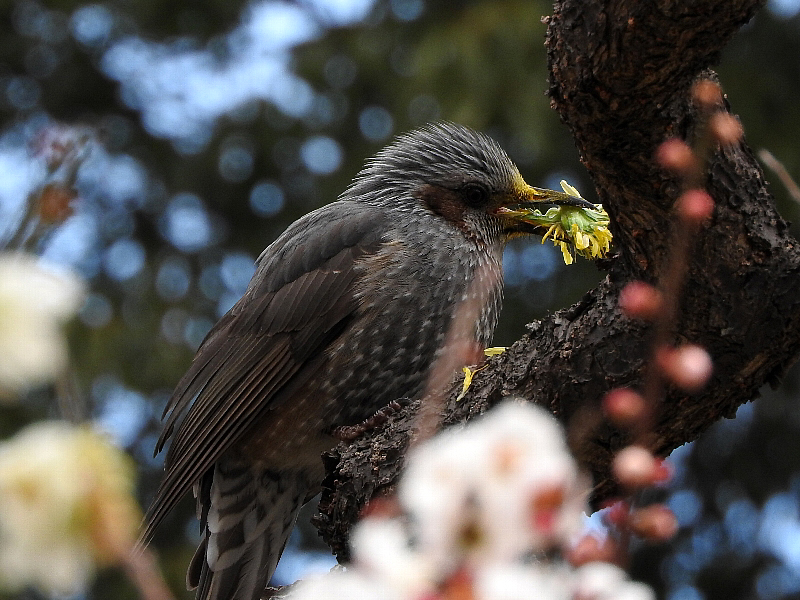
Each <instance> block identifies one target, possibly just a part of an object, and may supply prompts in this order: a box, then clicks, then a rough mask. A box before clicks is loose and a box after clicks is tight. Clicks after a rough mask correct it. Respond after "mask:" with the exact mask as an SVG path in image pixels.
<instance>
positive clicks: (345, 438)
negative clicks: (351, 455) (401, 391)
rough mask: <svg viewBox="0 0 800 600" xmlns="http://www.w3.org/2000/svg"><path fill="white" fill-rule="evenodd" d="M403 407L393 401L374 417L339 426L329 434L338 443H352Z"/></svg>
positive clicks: (379, 410)
mask: <svg viewBox="0 0 800 600" xmlns="http://www.w3.org/2000/svg"><path fill="white" fill-rule="evenodd" d="M402 408H403V406H402V405H401V404H400V402H398V401H397V400H393V401H392V402H390V403H389V404H387V405H386V406H384V407H383V408H381V409H378V410H377V411H376V412H375V414H374V415H372V416H371V417H367V418H366V419H364V420H363V421H361V423H357V424H356V425H340V426H339V427H337V428H336V429H334V430H333V431H332V432H331V435H332V436H333V437H334V438H336V439H337V440H339V441H340V442H352V441H353V440H354V439H356V438H358V437H360V436H361V435H363V434H364V433H366V432H367V431H369V430H370V429H375V428H376V427H379V426H381V425H383V424H384V423H386V421H388V420H389V417H391V416H392V415H393V414H395V413H397V412H400V410H401V409H402Z"/></svg>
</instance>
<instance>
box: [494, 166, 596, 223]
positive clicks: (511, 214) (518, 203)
mask: <svg viewBox="0 0 800 600" xmlns="http://www.w3.org/2000/svg"><path fill="white" fill-rule="evenodd" d="M552 206H575V207H577V208H586V209H592V210H593V209H595V206H594V204H592V203H591V202H589V201H588V200H585V199H583V198H581V197H580V196H577V195H570V194H567V193H566V192H559V191H556V190H548V189H545V188H537V187H533V186H530V185H528V184H527V183H525V181H524V180H523V179H522V177H520V178H519V179H518V181H516V182H515V184H514V186H513V188H512V190H511V191H510V193H509V194H507V195H506V196H505V197H504V198H503V199H502V201H501V203H500V205H499V206H498V207H497V208H496V209H495V210H494V214H495V216H497V217H499V218H500V220H501V221H502V222H503V229H504V230H505V231H506V233H507V234H509V235H511V236H515V235H524V234H539V235H543V234H544V232H546V231H547V227H542V226H539V225H535V224H532V223H530V222H526V221H524V220H523V219H522V218H521V217H520V214H519V213H520V211H521V210H523V209H539V210H540V211H541V212H542V213H545V212H547V209H548V208H550V207H552Z"/></svg>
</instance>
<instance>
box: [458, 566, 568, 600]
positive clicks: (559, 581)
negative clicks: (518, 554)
mask: <svg viewBox="0 0 800 600" xmlns="http://www.w3.org/2000/svg"><path fill="white" fill-rule="evenodd" d="M473 596H474V598H475V600H574V599H573V597H572V581H571V571H570V569H569V568H568V567H567V566H566V565H564V564H558V565H537V564H527V565H523V564H498V563H496V564H493V565H489V566H487V567H486V568H483V569H478V571H477V573H476V576H475V585H474V590H473Z"/></svg>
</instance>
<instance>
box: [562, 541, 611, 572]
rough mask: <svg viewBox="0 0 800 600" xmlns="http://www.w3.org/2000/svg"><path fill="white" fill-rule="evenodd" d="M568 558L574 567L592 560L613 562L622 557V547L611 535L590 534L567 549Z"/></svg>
mask: <svg viewBox="0 0 800 600" xmlns="http://www.w3.org/2000/svg"><path fill="white" fill-rule="evenodd" d="M566 558H567V560H568V561H569V563H570V564H571V565H572V566H573V567H580V566H581V565H585V564H587V563H590V562H609V563H613V562H616V561H618V560H619V559H620V549H619V547H618V546H617V544H616V542H615V541H614V540H613V539H612V538H611V537H606V538H603V539H598V538H597V537H596V536H594V535H591V534H589V535H584V536H583V537H582V538H581V539H579V540H578V541H577V542H576V543H575V544H574V545H573V546H572V547H570V548H568V549H567V553H566Z"/></svg>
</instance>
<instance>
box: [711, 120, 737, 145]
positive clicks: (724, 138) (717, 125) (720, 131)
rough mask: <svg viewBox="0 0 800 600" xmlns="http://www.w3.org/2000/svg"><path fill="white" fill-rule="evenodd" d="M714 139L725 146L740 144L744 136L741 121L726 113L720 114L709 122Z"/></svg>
mask: <svg viewBox="0 0 800 600" xmlns="http://www.w3.org/2000/svg"><path fill="white" fill-rule="evenodd" d="M708 127H709V130H710V131H711V133H712V134H713V136H714V138H715V139H716V140H717V141H718V142H719V143H720V144H722V145H724V146H733V145H734V144H738V143H739V142H740V141H741V139H742V136H743V135H744V129H742V124H741V123H740V122H739V119H737V118H736V117H734V116H733V115H731V114H728V113H726V112H718V113H716V114H715V115H714V116H713V117H711V120H710V121H709V122H708Z"/></svg>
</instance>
